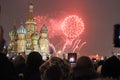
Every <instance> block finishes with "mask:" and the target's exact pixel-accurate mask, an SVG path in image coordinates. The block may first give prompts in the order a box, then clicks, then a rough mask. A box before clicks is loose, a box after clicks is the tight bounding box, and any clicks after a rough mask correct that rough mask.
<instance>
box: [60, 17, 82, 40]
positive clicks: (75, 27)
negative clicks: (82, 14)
mask: <svg viewBox="0 0 120 80" xmlns="http://www.w3.org/2000/svg"><path fill="white" fill-rule="evenodd" d="M61 27H62V30H63V33H64V34H65V36H67V37H68V38H70V39H73V38H76V37H78V36H79V35H80V34H81V33H82V32H83V30H84V23H83V21H82V19H81V18H79V17H78V16H76V15H70V16H67V17H66V18H65V19H64V21H63V23H62V25H61Z"/></svg>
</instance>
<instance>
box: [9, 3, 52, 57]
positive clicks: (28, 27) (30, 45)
mask: <svg viewBox="0 0 120 80" xmlns="http://www.w3.org/2000/svg"><path fill="white" fill-rule="evenodd" d="M33 7H34V6H33V4H32V3H30V5H29V14H28V18H27V20H26V22H25V27H24V26H23V23H21V26H20V27H19V28H18V29H17V28H16V27H15V26H14V27H13V29H12V31H10V32H9V36H10V43H9V45H8V52H9V53H11V54H12V55H13V54H14V55H15V54H18V53H25V54H26V55H28V54H29V53H30V52H31V51H37V52H39V53H40V54H41V55H42V56H43V59H46V58H47V57H49V56H50V51H49V40H48V38H47V32H48V30H47V28H46V26H45V24H43V26H42V28H41V30H40V32H39V33H40V35H38V32H37V26H36V22H35V20H34V17H33Z"/></svg>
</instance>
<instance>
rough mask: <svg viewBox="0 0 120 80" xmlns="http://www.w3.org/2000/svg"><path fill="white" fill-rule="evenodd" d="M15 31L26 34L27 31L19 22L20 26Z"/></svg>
mask: <svg viewBox="0 0 120 80" xmlns="http://www.w3.org/2000/svg"><path fill="white" fill-rule="evenodd" d="M17 33H18V34H26V33H27V31H26V29H25V27H24V26H23V25H22V24H21V26H20V27H19V28H18V30H17Z"/></svg>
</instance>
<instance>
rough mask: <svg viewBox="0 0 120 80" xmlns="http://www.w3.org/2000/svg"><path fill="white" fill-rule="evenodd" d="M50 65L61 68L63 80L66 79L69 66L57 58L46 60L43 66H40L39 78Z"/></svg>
mask: <svg viewBox="0 0 120 80" xmlns="http://www.w3.org/2000/svg"><path fill="white" fill-rule="evenodd" d="M52 65H57V66H59V67H60V68H61V70H62V71H63V76H64V78H63V79H66V78H68V76H69V72H70V66H69V65H68V64H67V63H66V62H65V61H64V60H62V59H60V58H58V57H51V58H50V59H49V60H47V61H46V62H45V63H44V64H42V65H41V67H40V71H41V78H43V76H44V74H45V71H46V70H47V69H48V68H49V67H50V66H52Z"/></svg>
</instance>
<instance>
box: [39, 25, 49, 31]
mask: <svg viewBox="0 0 120 80" xmlns="http://www.w3.org/2000/svg"><path fill="white" fill-rule="evenodd" d="M40 32H41V33H47V32H48V29H47V27H46V26H45V24H44V25H43V26H42V28H41V31H40Z"/></svg>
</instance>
